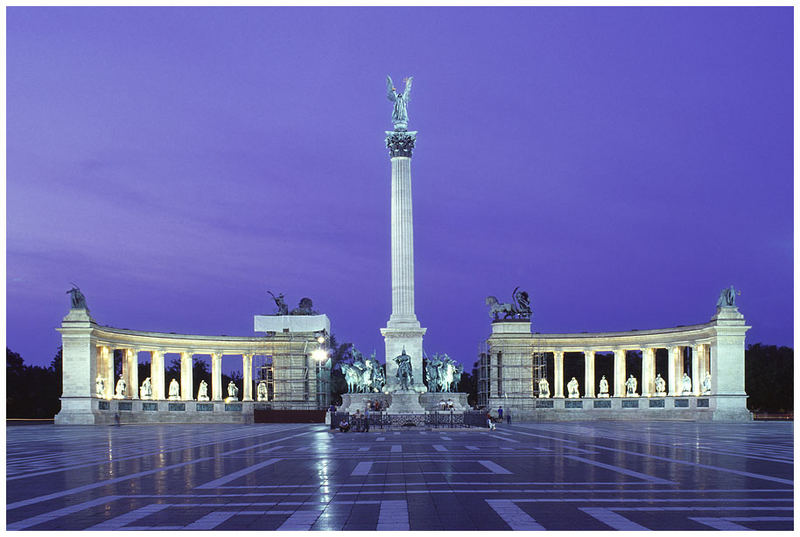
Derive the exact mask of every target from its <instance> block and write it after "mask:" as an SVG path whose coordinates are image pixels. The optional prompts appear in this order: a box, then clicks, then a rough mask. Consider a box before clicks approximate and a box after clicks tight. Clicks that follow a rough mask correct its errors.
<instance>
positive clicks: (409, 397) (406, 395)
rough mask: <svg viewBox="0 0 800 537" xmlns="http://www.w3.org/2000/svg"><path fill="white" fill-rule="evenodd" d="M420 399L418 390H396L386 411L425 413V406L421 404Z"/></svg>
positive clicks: (394, 412)
mask: <svg viewBox="0 0 800 537" xmlns="http://www.w3.org/2000/svg"><path fill="white" fill-rule="evenodd" d="M423 388H424V386H423ZM419 399H420V394H418V393H416V392H394V393H392V403H391V404H390V405H389V408H387V409H386V411H387V412H388V413H389V414H425V407H423V406H422V405H421V404H420V402H419Z"/></svg>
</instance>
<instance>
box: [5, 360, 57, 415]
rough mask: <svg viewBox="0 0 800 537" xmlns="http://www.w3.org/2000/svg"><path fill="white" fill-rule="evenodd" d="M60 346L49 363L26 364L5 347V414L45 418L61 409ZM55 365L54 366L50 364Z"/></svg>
mask: <svg viewBox="0 0 800 537" xmlns="http://www.w3.org/2000/svg"><path fill="white" fill-rule="evenodd" d="M60 362H61V350H60V349H59V351H58V353H57V354H56V356H55V358H53V360H52V362H51V364H50V366H49V367H41V366H38V365H35V366H26V365H25V363H24V360H23V359H22V356H20V355H19V354H17V353H16V352H13V351H12V350H11V349H9V348H7V347H6V416H7V417H9V418H32V419H49V418H52V417H53V416H55V415H56V414H57V413H58V411H59V410H60V409H61V402H60V401H59V397H60V396H61V368H60ZM56 365H58V366H59V367H58V369H56V368H55V367H54V366H56Z"/></svg>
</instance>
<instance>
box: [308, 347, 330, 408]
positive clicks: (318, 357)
mask: <svg viewBox="0 0 800 537" xmlns="http://www.w3.org/2000/svg"><path fill="white" fill-rule="evenodd" d="M317 343H319V347H317V348H316V349H314V350H313V351H311V358H313V359H314V361H315V362H317V368H316V369H317V375H316V376H317V407H320V406H322V403H323V400H324V399H323V398H322V394H321V393H320V387H321V386H322V385H323V384H325V385H326V386H327V383H323V382H322V378H321V377H322V368H323V366H324V364H325V361H326V360H327V359H328V351H327V350H326V349H324V348H323V347H322V345H323V343H325V336H324V335H320V336H319V337H317ZM325 404H326V406H327V401H325Z"/></svg>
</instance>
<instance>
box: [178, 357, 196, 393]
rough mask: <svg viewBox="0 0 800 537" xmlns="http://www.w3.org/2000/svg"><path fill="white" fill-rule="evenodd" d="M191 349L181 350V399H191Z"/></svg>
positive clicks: (192, 380)
mask: <svg viewBox="0 0 800 537" xmlns="http://www.w3.org/2000/svg"><path fill="white" fill-rule="evenodd" d="M193 354H194V353H192V352H191V351H183V352H181V399H183V400H184V401H191V400H192V399H194V398H193V397H192V384H193V382H194V379H193V378H192V356H193Z"/></svg>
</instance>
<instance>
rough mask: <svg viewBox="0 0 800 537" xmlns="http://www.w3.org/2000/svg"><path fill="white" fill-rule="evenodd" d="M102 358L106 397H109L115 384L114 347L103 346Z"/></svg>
mask: <svg viewBox="0 0 800 537" xmlns="http://www.w3.org/2000/svg"><path fill="white" fill-rule="evenodd" d="M103 359H104V360H103V361H104V367H105V373H106V399H111V398H112V397H113V396H114V387H115V386H116V382H115V381H116V379H115V378H114V349H113V348H111V347H103Z"/></svg>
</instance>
